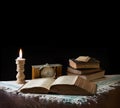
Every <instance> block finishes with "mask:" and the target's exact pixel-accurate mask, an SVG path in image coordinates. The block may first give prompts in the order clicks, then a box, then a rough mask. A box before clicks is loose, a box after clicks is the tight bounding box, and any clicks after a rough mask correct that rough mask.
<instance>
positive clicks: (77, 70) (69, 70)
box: [67, 67, 102, 75]
mask: <svg viewBox="0 0 120 108" xmlns="http://www.w3.org/2000/svg"><path fill="white" fill-rule="evenodd" d="M101 70H102V69H101V68H90V69H88V68H87V69H86V68H85V69H74V68H72V67H67V71H68V72H71V73H73V74H78V75H83V74H90V73H95V72H98V71H101Z"/></svg>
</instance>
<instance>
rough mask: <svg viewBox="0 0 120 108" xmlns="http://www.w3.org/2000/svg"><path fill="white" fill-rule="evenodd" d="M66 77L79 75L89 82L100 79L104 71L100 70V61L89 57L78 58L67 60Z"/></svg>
mask: <svg viewBox="0 0 120 108" xmlns="http://www.w3.org/2000/svg"><path fill="white" fill-rule="evenodd" d="M67 75H79V76H81V77H83V78H84V79H88V80H90V81H92V80H95V79H98V78H102V77H104V75H105V70H104V69H102V68H101V66H100V61H99V60H97V59H96V58H93V57H89V56H79V57H78V58H76V59H69V66H68V67H67Z"/></svg>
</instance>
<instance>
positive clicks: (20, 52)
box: [19, 48, 22, 58]
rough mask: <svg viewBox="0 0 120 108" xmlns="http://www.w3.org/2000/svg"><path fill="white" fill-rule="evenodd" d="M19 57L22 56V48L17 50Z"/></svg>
mask: <svg viewBox="0 0 120 108" xmlns="http://www.w3.org/2000/svg"><path fill="white" fill-rule="evenodd" d="M19 57H20V58H22V49H21V48H20V50H19Z"/></svg>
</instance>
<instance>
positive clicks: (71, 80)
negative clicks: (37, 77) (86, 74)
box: [52, 75, 78, 85]
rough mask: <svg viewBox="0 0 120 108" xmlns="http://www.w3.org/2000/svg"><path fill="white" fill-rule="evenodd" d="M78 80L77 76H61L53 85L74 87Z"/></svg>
mask: <svg viewBox="0 0 120 108" xmlns="http://www.w3.org/2000/svg"><path fill="white" fill-rule="evenodd" d="M77 78H78V76H77V75H73V76H60V77H58V78H57V79H56V80H55V81H54V82H53V83H52V85H60V84H62V85H63V84H68V85H74V84H75V81H76V80H77Z"/></svg>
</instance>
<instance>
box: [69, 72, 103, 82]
mask: <svg viewBox="0 0 120 108" xmlns="http://www.w3.org/2000/svg"><path fill="white" fill-rule="evenodd" d="M67 75H79V76H80V77H82V78H84V79H87V80H89V81H92V80H96V79H99V78H102V77H104V75H105V70H101V71H97V72H94V73H90V74H84V75H80V74H75V73H72V72H69V71H67Z"/></svg>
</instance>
